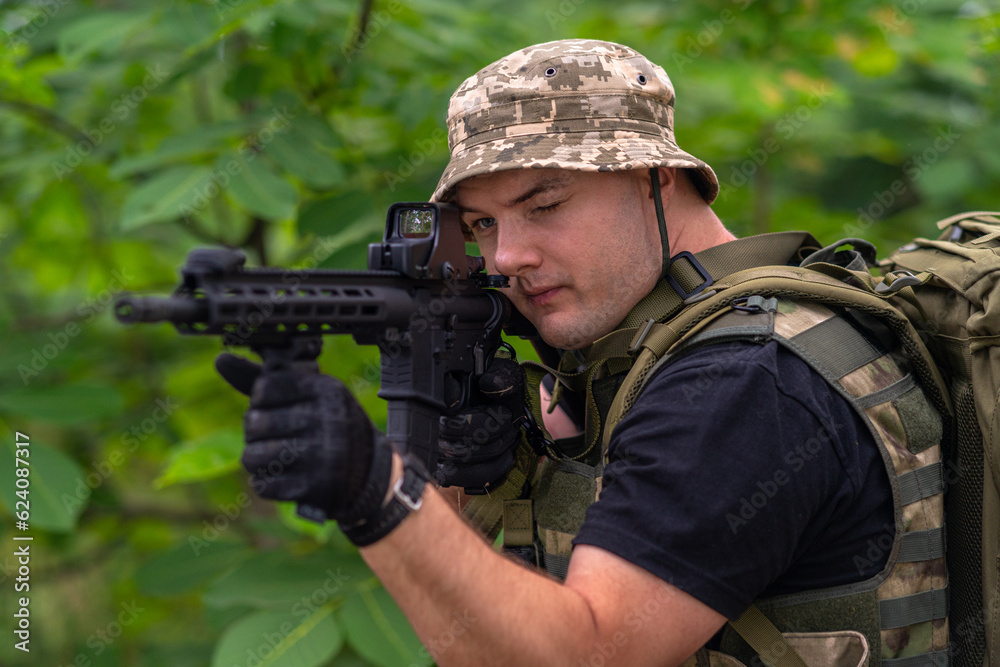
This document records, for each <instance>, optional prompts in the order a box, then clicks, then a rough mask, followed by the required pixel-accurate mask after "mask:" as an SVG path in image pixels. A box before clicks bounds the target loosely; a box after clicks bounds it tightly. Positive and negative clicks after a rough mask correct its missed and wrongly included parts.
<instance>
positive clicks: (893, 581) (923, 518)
mask: <svg viewBox="0 0 1000 667" xmlns="http://www.w3.org/2000/svg"><path fill="white" fill-rule="evenodd" d="M778 310H779V313H778V315H777V316H776V318H775V325H774V326H775V328H774V333H775V340H777V341H778V342H779V343H781V344H783V345H785V346H786V347H788V348H789V349H791V350H792V351H794V352H796V353H797V354H798V355H799V357H800V358H802V359H803V360H804V361H806V362H807V363H809V364H810V365H811V366H812V367H813V368H814V369H815V370H817V371H818V372H819V373H820V374H822V375H823V376H824V377H825V378H827V380H828V381H830V382H831V383H832V386H833V387H834V388H836V389H837V390H838V391H839V392H840V393H841V394H842V395H844V396H845V397H846V398H848V400H850V401H851V402H852V403H853V404H854V406H855V409H856V410H857V411H858V413H859V414H861V415H864V418H865V420H866V422H867V423H868V424H869V427H870V428H871V430H872V433H873V435H874V436H875V439H876V441H877V442H879V444H880V449H881V450H882V454H883V458H884V460H885V463H886V470H887V472H888V474H889V478H890V480H891V482H892V483H893V486H894V488H895V489H896V490H897V493H898V498H899V502H898V504H897V505H896V526H895V538H894V540H893V543H892V550H891V553H890V555H889V559H888V563H887V566H886V568H885V570H884V571H883V572H882V573H881V574H880V575H878V576H876V577H875V578H874V579H872V580H869V581H868V582H862V583H860V584H854V585H849V586H841V587H838V588H835V589H829V590H826V591H810V592H808V593H803V594H796V595H789V596H782V597H781V598H776V599H774V600H772V601H765V602H769V603H770V604H768V605H767V606H768V610H769V613H768V616H769V618H771V619H772V620H773V621H774V622H775V624H776V625H777V626H778V627H779V628H780V629H782V630H783V631H794V630H799V629H802V625H801V619H802V618H804V617H815V618H817V619H818V622H819V626H818V627H809V628H806V629H808V630H811V631H819V630H830V629H838V628H839V623H843V620H839V621H838V620H837V619H836V615H838V614H842V610H840V609H839V607H838V606H837V605H836V604H834V601H835V600H837V599H838V598H840V597H843V596H851V595H859V594H860V595H861V596H862V597H864V596H871V597H873V598H875V599H877V607H876V608H877V610H878V614H877V618H878V627H879V628H880V630H879V632H878V633H877V634H876V633H874V632H873V630H872V629H869V630H868V634H869V637H868V641H869V646H870V647H871V649H872V651H871V656H870V661H871V664H878V663H877V661H878V660H881V661H882V664H883V665H886V666H892V667H899V665H904V666H905V665H906V664H935V661H940V660H942V659H944V658H945V657H946V655H947V654H946V651H947V646H948V628H947V603H948V591H947V576H946V574H945V564H944V551H945V543H944V542H945V541H944V512H943V491H944V484H943V479H942V464H941V460H940V451H941V450H940V446H939V445H938V444H937V443H939V442H940V440H941V436H942V431H941V422H940V418H938V417H937V413H936V410H934V408H933V406H931V404H930V403H929V402H928V401H927V399H926V398H925V397H924V394H923V393H922V392H921V391H920V389H919V387H918V386H916V383H915V382H913V381H912V377H911V376H910V375H909V374H908V373H907V372H906V371H907V369H906V368H905V367H901V366H900V364H899V363H898V362H897V361H896V359H895V358H894V357H893V355H891V354H890V353H889V352H890V351H889V350H887V349H885V348H884V347H882V343H881V342H879V341H878V340H876V339H875V337H873V336H870V335H866V334H865V333H862V332H861V331H859V330H858V329H856V328H855V326H856V325H855V324H854V318H848V317H846V316H844V315H839V314H837V313H835V312H834V311H833V310H830V309H828V308H826V307H824V306H821V305H818V304H804V303H791V302H781V303H779V307H778ZM741 319H742V317H741V315H739V314H726V315H724V316H722V317H720V318H718V319H717V320H716V321H715V322H714V323H713V325H712V327H711V328H710V329H709V331H711V332H712V333H713V334H714V335H715V336H718V335H719V334H720V333H721V332H725V331H726V330H727V325H728V326H730V327H735V326H740V320H741ZM700 335H707V334H700ZM697 340H698V336H695V337H694V338H692V339H691V340H690V341H689V345H691V344H696V343H697ZM903 406H906V407H903ZM908 415H913V416H912V417H908ZM909 420H915V421H917V422H919V423H920V424H922V432H921V433H920V434H919V436H918V437H915V438H914V439H915V440H918V442H916V443H914V444H913V446H911V443H910V442H909V439H908V437H907V435H908V434H909V433H915V432H916V431H918V429H916V428H915V427H914V426H913V425H912V424H907V421H909ZM927 430H930V433H927V432H926V431H927ZM927 440H933V441H934V442H935V444H934V445H933V446H926V441H927ZM881 555H884V551H882V552H881ZM805 608H811V609H813V611H810V612H809V613H804V611H805ZM824 609H826V611H824ZM736 646H739V644H738V643H737V644H736ZM743 650H744V651H745V647H743ZM737 652H740V650H739V649H737ZM897 660H902V661H903V662H896V661H897ZM921 661H923V662H921Z"/></svg>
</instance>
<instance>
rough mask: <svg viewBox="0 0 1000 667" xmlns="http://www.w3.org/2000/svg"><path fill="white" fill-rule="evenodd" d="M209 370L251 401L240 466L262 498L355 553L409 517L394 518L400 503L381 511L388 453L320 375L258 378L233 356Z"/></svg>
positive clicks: (345, 397)
mask: <svg viewBox="0 0 1000 667" xmlns="http://www.w3.org/2000/svg"><path fill="white" fill-rule="evenodd" d="M215 367H216V369H217V370H218V371H219V374H220V375H222V377H223V378H224V379H225V380H226V381H227V382H229V384H231V385H232V386H233V387H235V388H236V389H237V390H238V391H241V392H242V393H244V394H247V395H249V396H250V409H249V410H247V412H246V415H245V417H244V422H243V429H244V436H245V439H246V443H247V447H246V449H244V450H243V458H242V462H243V466H244V467H245V468H246V469H247V471H248V472H250V474H251V484H252V485H253V488H254V490H255V491H256V492H257V493H258V494H259V495H260V496H261V497H263V498H269V499H272V500H290V501H295V502H296V503H297V504H298V512H299V514H301V515H302V516H304V517H306V518H309V519H312V520H315V521H323V520H325V519H334V520H336V521H338V522H340V524H341V527H342V528H344V532H345V533H346V534H347V535H348V537H350V538H351V539H352V540H354V542H355V543H356V544H358V545H359V546H363V545H365V544H370V543H372V542H374V541H375V540H377V539H379V538H381V537H382V536H384V535H385V534H388V532H389V531H391V530H392V528H394V527H395V526H396V525H397V524H398V523H399V522H400V521H402V519H403V517H405V516H406V513H407V512H406V511H403V512H399V511H395V510H397V509H398V508H396V507H395V505H399V503H397V502H395V501H394V502H392V503H390V504H389V505H387V506H386V507H385V508H383V501H384V499H385V498H386V494H387V492H388V488H389V479H390V474H391V470H392V448H391V447H390V445H389V443H388V441H387V440H386V438H385V436H384V435H383V434H382V433H380V432H379V431H378V430H377V429H376V428H375V427H374V425H373V424H372V423H371V420H369V419H368V415H367V414H365V412H364V410H363V409H362V408H361V406H360V405H359V404H358V402H357V401H356V400H355V399H354V397H353V396H352V395H351V393H350V392H349V391H348V390H347V388H346V387H344V385H343V384H342V383H341V382H340V381H339V380H337V379H336V378H333V377H330V376H328V375H320V374H319V373H302V372H295V371H292V370H284V369H279V370H265V371H262V370H261V367H260V366H258V365H257V364H255V363H253V362H251V361H248V360H246V359H243V358H240V357H237V356H234V355H231V354H221V355H219V357H218V358H217V359H216V362H215ZM418 465H419V464H418ZM411 477H412V476H411ZM418 477H421V478H422V479H421V480H418V482H419V483H417V484H411V485H410V486H411V487H416V486H418V487H419V488H411V489H409V490H410V492H412V493H413V494H414V495H415V499H416V500H417V501H419V497H420V493H421V492H422V491H423V483H422V480H425V479H426V477H427V475H426V473H424V474H423V475H418ZM396 495H397V496H398V495H399V494H398V492H397V494H396ZM410 505H411V508H412V504H410ZM389 509H393V510H394V511H393V512H392V513H391V514H392V516H391V517H388V516H386V510H389Z"/></svg>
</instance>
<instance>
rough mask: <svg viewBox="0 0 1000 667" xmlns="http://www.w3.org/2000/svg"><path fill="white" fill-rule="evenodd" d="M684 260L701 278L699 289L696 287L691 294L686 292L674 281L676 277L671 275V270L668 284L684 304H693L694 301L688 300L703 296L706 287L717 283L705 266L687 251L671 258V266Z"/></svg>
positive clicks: (668, 272)
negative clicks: (689, 263)
mask: <svg viewBox="0 0 1000 667" xmlns="http://www.w3.org/2000/svg"><path fill="white" fill-rule="evenodd" d="M682 259H686V260H687V261H689V262H691V266H693V267H694V270H695V271H697V272H698V275H700V276H701V280H702V282H701V284H700V285H698V286H697V287H695V288H694V289H693V290H691V291H690V292H688V291H685V289H684V288H683V287H681V286H680V284H679V283H678V282H677V281H676V280H674V277H673V276H672V275H670V271H669V270H668V271H667V282H668V283H670V286H671V287H673V288H674V291H676V292H677V294H679V295H680V297H681V299H682V300H683V301H684V303H693V301H688V300H689V299H692V298H694V297H699V296H701V293H702V292H703V291H704V289H705V288H706V287H708V286H710V285H711V284H712V283H714V282H715V281H714V280H712V275H711V274H710V273H709V272H708V271H707V270H706V269H705V267H704V266H702V265H701V262H699V261H698V260H697V259H695V256H694V255H692V254H691V253H689V252H688V251H687V250H684V251H682V252H679V253H677V254H676V255H674V256H673V257H672V258H670V264H671V266H672V265H673V264H674V263H675V262H677V261H678V260H682ZM705 296H708V295H707V294H706V295H705Z"/></svg>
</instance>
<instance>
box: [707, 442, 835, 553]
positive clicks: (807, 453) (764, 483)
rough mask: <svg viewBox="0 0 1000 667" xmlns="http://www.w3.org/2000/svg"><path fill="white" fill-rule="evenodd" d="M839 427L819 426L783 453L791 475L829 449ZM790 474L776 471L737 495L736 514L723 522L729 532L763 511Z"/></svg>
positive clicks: (735, 532)
mask: <svg viewBox="0 0 1000 667" xmlns="http://www.w3.org/2000/svg"><path fill="white" fill-rule="evenodd" d="M843 427H844V425H843V424H837V423H831V424H829V425H825V426H821V427H820V428H819V430H818V431H816V435H814V436H812V437H811V438H809V439H808V440H806V441H805V442H804V443H802V444H799V445H796V446H795V448H794V449H792V450H791V451H789V452H786V453H785V456H784V459H783V460H784V462H785V465H787V466H788V468H789V469H790V470H791V473H792V474H795V473H798V472H799V471H801V470H802V469H803V468H805V466H806V464H807V463H809V462H810V461H812V460H813V459H815V458H816V457H817V456H818V455H819V453H820V452H821V451H822V450H823V449H824V448H827V447H829V446H830V438H831V435H830V434H831V433H835V432H837V431H839V430H840V429H841V428H843ZM791 479H792V475H791V474H789V471H788V470H786V469H785V468H784V467H780V468H777V469H776V470H775V471H774V473H773V474H772V475H771V476H770V477H769V478H767V479H762V480H758V481H757V483H756V484H755V490H754V491H751V492H750V493H749V494H747V495H744V496H741V497H740V499H739V509H738V510H737V511H736V512H729V513H727V514H726V522H727V523H728V524H729V530H731V531H732V533H733V535H736V534H737V533H738V532H739V531H740V529H741V528H743V527H744V526H746V525H747V524H748V523H750V522H751V521H753V520H754V519H755V518H756V517H757V515H758V514H760V513H761V512H763V511H764V509H765V508H766V507H767V505H768V503H770V502H771V500H773V499H774V498H775V497H777V495H778V494H779V493H780V492H781V490H782V489H783V488H784V487H785V486H786V485H787V484H788V483H789V482H790V481H791Z"/></svg>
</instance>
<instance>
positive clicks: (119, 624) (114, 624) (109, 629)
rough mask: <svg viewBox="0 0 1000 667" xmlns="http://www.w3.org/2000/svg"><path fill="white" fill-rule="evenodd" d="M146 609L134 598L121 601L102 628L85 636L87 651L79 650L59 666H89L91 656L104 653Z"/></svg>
mask: <svg viewBox="0 0 1000 667" xmlns="http://www.w3.org/2000/svg"><path fill="white" fill-rule="evenodd" d="M144 611H146V608H145V607H140V606H138V605H137V604H136V601H135V600H132V601H131V602H123V603H121V605H120V611H119V612H118V616H117V617H116V618H115V619H114V620H112V621H110V622H109V623H108V624H107V625H106V626H104V627H103V628H98V629H97V630H95V631H94V632H93V633H92V634H91V635H90V636H89V637H87V642H86V643H87V648H88V649H90V651H89V652H81V653H78V654H77V655H76V657H75V658H74V659H73V662H72V663H70V664H68V665H61V664H60V665H59V667H90V666H91V665H92V664H93V662H92V661H91V659H90V658H91V656H93V657H95V658H97V657H100V656H101V655H103V654H104V652H105V651H107V650H108V649H109V648H110V647H111V645H112V644H114V643H115V641H116V640H117V639H118V638H119V637H121V636H122V633H123V632H124V631H125V628H127V627H128V626H130V625H132V624H133V623H135V621H136V619H137V618H139V615H140V614H142V613H143V612H144Z"/></svg>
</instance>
